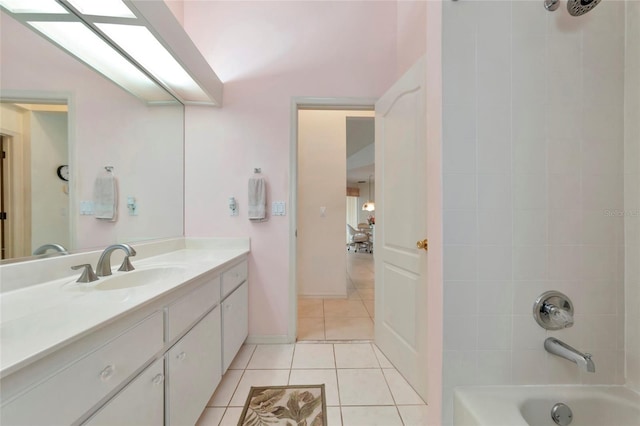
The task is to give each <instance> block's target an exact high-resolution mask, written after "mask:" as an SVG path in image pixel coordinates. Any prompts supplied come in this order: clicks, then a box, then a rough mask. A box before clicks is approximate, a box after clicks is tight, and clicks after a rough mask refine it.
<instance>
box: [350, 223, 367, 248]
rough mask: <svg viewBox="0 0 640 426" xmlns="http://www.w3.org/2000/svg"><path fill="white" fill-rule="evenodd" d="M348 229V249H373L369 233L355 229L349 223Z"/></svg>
mask: <svg viewBox="0 0 640 426" xmlns="http://www.w3.org/2000/svg"><path fill="white" fill-rule="evenodd" d="M347 231H348V232H349V242H348V243H347V250H349V251H351V247H353V248H354V251H356V252H357V251H358V250H360V249H362V248H364V249H366V250H367V251H369V252H370V251H371V242H370V241H369V234H367V233H366V232H361V231H358V230H357V229H355V228H354V227H353V226H351V225H349V224H347Z"/></svg>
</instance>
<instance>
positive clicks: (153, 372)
mask: <svg viewBox="0 0 640 426" xmlns="http://www.w3.org/2000/svg"><path fill="white" fill-rule="evenodd" d="M163 423H164V358H160V359H158V360H156V361H155V362H154V363H153V364H151V365H150V366H149V367H147V368H146V369H145V370H144V371H143V372H142V373H140V375H139V376H138V377H136V378H135V379H134V380H133V381H132V382H131V383H129V384H128V385H127V387H125V388H124V389H123V390H122V391H120V393H118V395H116V396H115V397H114V398H113V399H111V400H110V401H109V402H108V403H107V404H106V405H105V406H104V407H102V408H101V409H100V410H99V411H98V412H97V413H96V414H95V415H94V416H93V417H91V418H90V419H89V421H87V422H86V423H85V425H91V426H114V425H118V426H146V425H149V426H152V425H162V424H163Z"/></svg>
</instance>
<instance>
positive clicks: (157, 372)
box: [0, 239, 249, 425]
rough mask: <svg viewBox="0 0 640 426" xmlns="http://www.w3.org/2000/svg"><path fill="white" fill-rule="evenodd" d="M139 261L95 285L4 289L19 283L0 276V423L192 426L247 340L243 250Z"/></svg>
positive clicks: (214, 243)
mask: <svg viewBox="0 0 640 426" xmlns="http://www.w3.org/2000/svg"><path fill="white" fill-rule="evenodd" d="M167 247H169V248H170V249H169V251H166V250H167ZM136 250H137V251H138V256H136V257H133V258H131V261H132V263H133V265H134V267H135V268H136V269H135V270H134V271H130V272H117V271H115V268H114V273H113V275H111V276H109V277H103V278H101V279H100V280H98V281H95V282H92V283H76V282H75V280H76V279H77V276H76V275H78V274H76V273H75V272H73V271H72V272H73V274H74V275H70V274H68V273H67V275H66V276H63V277H56V279H53V280H50V281H46V282H41V283H38V284H32V285H27V286H25V287H22V288H13V287H14V286H15V285H12V283H9V282H4V281H5V278H6V279H9V280H12V278H13V279H15V277H17V276H19V275H20V274H19V273H17V272H16V271H12V270H8V269H7V270H1V271H0V272H2V274H3V275H2V278H3V292H2V294H1V295H0V303H1V304H2V305H1V306H2V316H1V321H0V343H1V344H2V346H1V349H0V351H1V353H0V355H1V356H2V357H1V359H0V365H1V370H0V374H1V376H0V377H1V378H0V385H1V388H0V396H1V404H2V406H1V411H0V423H1V424H3V425H27V424H29V425H43V424H48V425H53V424H55V425H63V424H87V425H115V424H118V425H124V424H130V425H147V424H148V425H162V424H167V425H192V424H195V422H196V421H197V419H198V417H199V416H200V414H201V413H202V411H203V409H204V407H205V406H206V403H207V401H208V400H209V398H210V397H211V395H212V394H213V392H214V391H215V389H216V387H217V385H218V384H219V382H220V379H221V377H222V374H224V371H226V369H227V368H228V367H229V365H230V364H231V361H232V360H233V358H234V357H235V355H236V354H237V352H238V350H239V349H240V347H241V345H242V343H243V342H244V340H245V339H246V337H247V334H248V285H249V284H248V268H247V256H248V252H249V242H248V240H244V241H238V240H233V241H224V240H223V241H222V242H221V241H218V240H189V239H176V240H172V241H170V242H169V243H168V244H167V243H164V247H160V248H159V247H157V246H153V244H150V245H149V246H148V247H146V246H145V247H138V246H136ZM97 255H99V252H96V253H87V254H82V255H70V256H60V257H58V258H56V259H48V261H50V263H51V265H49V266H50V267H49V272H50V273H51V274H53V275H55V274H56V271H58V272H57V273H58V274H60V273H62V271H65V267H63V266H61V265H59V264H58V263H60V262H62V263H65V265H64V266H68V265H66V263H73V264H78V263H82V262H85V261H86V263H93V264H95V261H94V262H92V260H93V258H96V259H97ZM74 256H75V257H76V258H75V259H74V258H73V257H74ZM114 257H115V256H114ZM51 261H52V262H51ZM114 265H116V268H117V262H114ZM7 266H11V265H6V266H3V268H6V267H7ZM22 267H24V266H22ZM33 269H34V272H33V274H35V275H38V274H42V273H43V271H45V270H46V269H47V265H44V266H43V265H41V264H39V265H34V268H33ZM18 272H19V271H18ZM5 284H6V287H7V288H9V290H8V291H7V290H6V288H5Z"/></svg>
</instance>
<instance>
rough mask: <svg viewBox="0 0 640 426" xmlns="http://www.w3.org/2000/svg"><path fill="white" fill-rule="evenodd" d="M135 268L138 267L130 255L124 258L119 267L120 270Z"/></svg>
mask: <svg viewBox="0 0 640 426" xmlns="http://www.w3.org/2000/svg"><path fill="white" fill-rule="evenodd" d="M135 269H136V268H134V267H133V265H132V264H131V261H130V260H129V256H125V257H124V260H123V261H122V265H120V267H119V268H118V271H133V270H135Z"/></svg>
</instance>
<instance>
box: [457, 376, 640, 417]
mask: <svg viewBox="0 0 640 426" xmlns="http://www.w3.org/2000/svg"><path fill="white" fill-rule="evenodd" d="M453 399H454V400H453V417H454V420H453V424H454V425H455V426H556V423H555V422H554V421H553V420H552V418H551V409H552V408H553V406H554V405H555V404H556V403H559V402H560V403H564V404H566V405H567V406H568V407H569V408H570V409H571V411H572V413H573V420H572V422H571V426H640V394H638V393H636V392H634V391H632V390H630V389H628V388H625V387H624V386H580V385H565V386H562V385H560V386H472V387H471V386H470V387H461V388H457V389H456V390H455V391H454V397H453Z"/></svg>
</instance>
